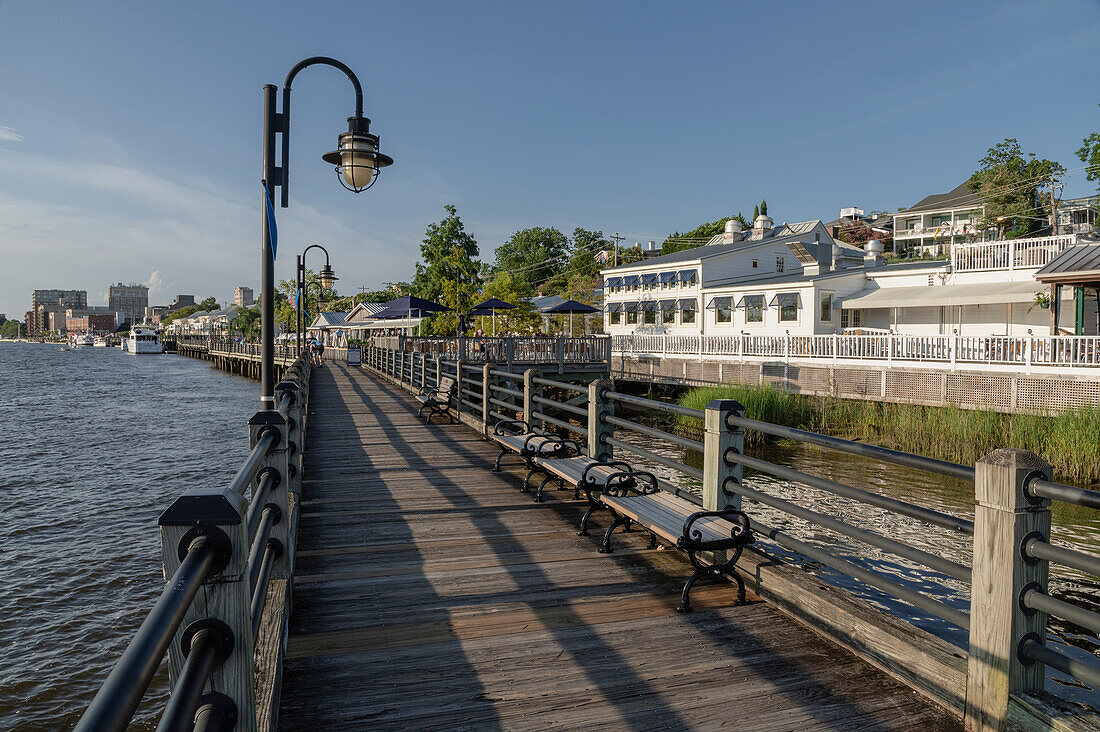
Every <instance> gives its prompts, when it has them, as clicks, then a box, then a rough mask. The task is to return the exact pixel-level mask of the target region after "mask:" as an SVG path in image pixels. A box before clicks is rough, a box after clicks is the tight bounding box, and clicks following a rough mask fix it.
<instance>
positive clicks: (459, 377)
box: [440, 358, 466, 422]
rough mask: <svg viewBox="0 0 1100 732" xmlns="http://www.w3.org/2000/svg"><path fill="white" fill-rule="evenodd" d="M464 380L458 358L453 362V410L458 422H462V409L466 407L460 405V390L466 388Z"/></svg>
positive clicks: (460, 361)
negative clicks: (456, 412) (455, 412)
mask: <svg viewBox="0 0 1100 732" xmlns="http://www.w3.org/2000/svg"><path fill="white" fill-rule="evenodd" d="M440 378H442V376H441V377H440ZM464 378H466V377H465V376H464V375H463V373H462V359H461V358H460V359H458V360H457V361H455V409H456V410H457V411H458V420H459V421H460V422H461V421H462V409H463V407H465V406H466V405H465V404H463V403H462V390H463V389H465V388H466V385H464V384H463V383H462V380H463V379H464Z"/></svg>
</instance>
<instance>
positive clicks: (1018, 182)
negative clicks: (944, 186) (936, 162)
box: [967, 137, 1065, 239]
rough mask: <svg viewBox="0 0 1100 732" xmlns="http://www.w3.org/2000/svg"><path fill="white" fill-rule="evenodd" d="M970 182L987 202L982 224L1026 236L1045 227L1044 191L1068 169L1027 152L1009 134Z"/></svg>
mask: <svg viewBox="0 0 1100 732" xmlns="http://www.w3.org/2000/svg"><path fill="white" fill-rule="evenodd" d="M979 166H980V167H979V168H978V170H976V171H975V172H974V174H973V175H971V176H970V180H968V181H967V185H968V186H969V188H970V190H972V191H974V192H975V193H977V194H978V196H979V197H980V198H981V199H982V203H984V204H985V219H984V221H983V225H984V226H987V227H997V229H998V230H999V232H1000V233H1001V234H1002V236H1004V238H1006V239H1015V238H1018V237H1021V236H1027V235H1028V234H1030V233H1032V232H1033V231H1035V230H1037V229H1039V228H1041V227H1042V224H1043V213H1044V211H1045V210H1046V208H1045V206H1044V205H1043V202H1042V201H1041V200H1040V194H1041V191H1042V190H1043V189H1044V188H1046V189H1047V190H1049V189H1050V185H1051V180H1052V179H1053V178H1054V177H1055V176H1057V175H1059V174H1060V173H1064V172H1065V169H1064V168H1063V167H1062V166H1061V165H1059V164H1058V163H1056V162H1054V161H1053V160H1046V159H1043V158H1036V157H1035V154H1034V153H1028V154H1027V155H1024V153H1023V152H1022V151H1021V149H1020V143H1019V142H1017V140H1016V138H1014V137H1006V138H1005V139H1004V140H1003V141H1002V142H999V143H997V144H996V145H994V146H993V147H991V148H989V150H988V151H986V155H985V157H984V158H982V159H981V160H980V161H979Z"/></svg>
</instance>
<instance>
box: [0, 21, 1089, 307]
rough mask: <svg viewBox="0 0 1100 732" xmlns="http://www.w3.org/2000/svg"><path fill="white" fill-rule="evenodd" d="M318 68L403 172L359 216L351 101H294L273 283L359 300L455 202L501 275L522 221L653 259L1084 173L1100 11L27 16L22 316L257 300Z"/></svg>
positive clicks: (0, 256)
mask: <svg viewBox="0 0 1100 732" xmlns="http://www.w3.org/2000/svg"><path fill="white" fill-rule="evenodd" d="M311 55H330V56H335V57H337V58H339V59H341V60H343V61H344V62H346V63H347V64H348V65H350V66H351V67H352V68H353V69H355V70H356V71H357V72H358V74H359V76H360V78H361V79H362V81H363V85H364V87H365V91H366V95H365V99H366V113H367V116H369V117H371V118H372V120H373V124H372V130H373V131H375V132H377V133H378V134H380V135H381V137H382V149H383V150H384V151H385V152H387V153H388V154H390V155H392V156H393V157H394V158H395V160H396V163H395V164H394V166H393V167H392V168H389V169H387V170H386V172H385V174H384V175H383V176H382V178H381V180H380V181H379V182H378V184H377V185H376V186H375V187H374V188H373V189H371V190H370V191H368V192H366V193H364V194H361V195H358V196H356V195H354V194H351V193H348V192H346V191H344V190H343V189H342V188H341V187H340V186H339V185H338V183H337V181H336V180H335V175H334V174H333V172H332V170H331V168H330V167H328V166H327V165H325V164H324V163H322V162H321V161H320V159H319V156H320V155H321V154H322V153H324V152H327V151H328V150H331V149H332V148H333V147H335V143H336V135H337V133H338V132H340V131H341V130H342V129H345V128H346V123H345V118H346V117H347V116H348V115H349V114H351V112H352V101H353V100H352V94H351V89H350V86H349V85H348V83H347V80H346V79H345V78H344V77H343V75H342V74H340V73H339V72H336V71H335V70H331V69H326V68H322V67H317V68H311V69H308V70H307V71H305V72H303V73H302V74H301V75H300V76H299V77H298V79H297V80H296V82H295V85H294V120H293V121H294V138H293V145H292V153H291V155H292V161H291V165H292V175H293V179H292V187H291V191H292V200H291V207H290V208H289V209H284V210H280V212H279V229H280V253H281V256H280V257H279V261H278V264H277V275H278V276H279V277H280V278H288V277H290V276H291V273H292V270H293V259H294V257H293V254H294V253H295V252H296V251H301V249H303V248H304V247H305V246H306V245H307V244H310V243H318V242H319V243H323V244H325V245H326V246H328V248H329V251H330V252H331V253H332V264H333V267H334V269H335V270H336V272H337V274H338V275H339V276H340V278H341V279H340V283H339V284H340V285H341V289H342V290H343V291H345V292H354V291H355V290H356V289H357V288H358V287H359V286H366V287H370V288H375V287H378V286H379V285H380V284H381V283H382V282H383V281H387V280H397V279H408V278H409V277H410V276H411V273H412V268H413V264H414V262H415V261H416V258H417V256H418V254H419V243H420V240H421V238H422V237H423V233H424V228H425V227H426V225H427V224H428V223H429V222H431V221H434V220H438V219H439V217H440V216H441V214H442V211H443V205H444V204H447V203H454V204H455V205H457V206H458V209H459V213H460V215H461V216H462V217H463V220H464V221H465V222H466V225H467V229H468V230H470V231H471V232H472V233H473V234H474V235H475V236H476V238H477V239H478V241H479V243H480V245H481V250H482V254H483V257H486V258H488V257H490V256H491V252H492V250H493V249H494V248H495V247H496V246H497V245H499V244H500V243H501V242H502V241H503V240H504V239H506V238H507V236H508V235H509V233H510V232H512V231H514V230H515V229H519V228H523V227H527V226H556V227H558V228H560V229H562V230H563V231H567V232H571V231H572V229H573V228H574V227H576V226H583V227H585V228H592V229H602V230H604V231H605V232H607V233H612V232H615V231H618V232H621V233H623V234H624V235H625V236H626V237H627V241H628V243H629V242H632V241H635V240H642V239H648V238H654V239H659V238H661V237H663V236H664V235H665V234H667V233H669V232H671V231H673V230H677V229H678V230H686V229H689V228H691V227H693V226H695V225H696V224H698V223H701V222H702V221H706V220H712V219H715V218H718V217H720V216H723V215H728V214H730V213H735V212H737V211H743V212H745V213H746V214H748V213H750V212H751V210H752V207H753V204H754V203H755V202H757V201H758V200H759V199H760V198H761V196H764V197H766V198H767V199H768V204H769V213H770V214H771V215H772V216H773V218H775V219H776V220H777V221H798V220H804V219H811V218H822V219H826V220H828V219H831V218H834V217H835V216H836V215H837V214H838V212H839V209H840V208H841V207H843V206H848V205H856V206H860V207H862V208H864V209H866V210H871V209H895V208H897V207H898V206H907V205H912V204H913V203H914V202H915V201H916V200H918V199H920V198H921V197H923V196H925V195H927V194H929V193H938V192H944V191H947V190H950V189H951V188H953V187H954V186H956V185H957V184H958V183H959V182H961V181H963V180H965V179H966V177H967V176H968V175H969V173H970V172H971V171H972V170H973V169H974V168H975V166H976V163H977V160H978V159H979V158H980V157H981V156H982V155H983V154H984V151H985V150H986V148H988V147H989V146H990V145H992V144H994V143H996V142H998V141H999V140H1001V139H1002V138H1004V137H1017V138H1019V140H1020V143H1021V145H1022V146H1023V147H1024V149H1025V150H1028V151H1033V152H1036V153H1038V154H1039V155H1041V156H1043V157H1049V158H1052V159H1055V160H1058V161H1060V162H1061V163H1062V164H1063V165H1065V166H1066V167H1067V168H1071V169H1072V168H1075V167H1080V165H1081V164H1080V163H1079V162H1078V161H1077V159H1076V158H1075V157H1074V154H1073V153H1074V151H1075V150H1076V149H1077V147H1079V146H1080V144H1081V138H1082V137H1084V136H1085V135H1086V134H1088V133H1089V132H1093V131H1100V107H1098V106H1097V102H1100V91H1097V85H1096V79H1097V76H1098V72H1100V3H1098V2H1096V0H1068V1H1066V2H1006V3H984V2H983V3H976V2H975V3H954V2H942V3H904V4H902V3H881V2H876V3H871V2H868V3H794V2H791V3H744V4H734V3H702V2H699V3H690V2H689V3H677V4H674V3H668V2H619V3H612V2H587V3H579V2H578V3H566V2H560V3H558V2H556V3H534V2H500V3H480V2H463V3H418V2H393V3H377V2H371V3H364V2H332V3H325V2H310V3H301V2H297V3H280V2H264V3H252V2H185V3H180V2H176V3H164V2H144V3H137V2H129V3H111V2H95V3H86V2H85V3H77V2H50V1H48V0H36V1H34V2H24V1H15V2H13V1H11V0H3V1H0V312H6V313H7V314H8V315H9V316H14V317H20V318H21V317H22V312H23V311H24V310H26V309H27V307H29V301H30V293H31V290H32V289H34V288H36V287H65V288H77V289H87V290H88V292H89V298H90V299H91V300H92V301H95V302H103V298H104V295H105V292H106V289H107V285H108V284H110V283H112V282H116V281H119V280H122V281H141V282H148V283H150V284H151V285H152V288H153V289H152V293H151V299H152V300H153V301H155V302H156V303H163V302H167V301H169V300H170V299H171V297H172V295H173V294H175V293H177V292H181V293H193V294H196V295H199V296H208V295H213V296H215V297H217V298H218V299H219V300H227V299H229V298H230V297H231V296H232V288H233V287H234V286H235V285H237V284H246V285H251V286H253V287H257V286H258V280H259V225H260V212H259V200H260V198H259V197H260V192H259V182H258V181H259V175H260V171H259V168H260V153H261V150H260V123H261V114H260V113H261V97H260V90H261V86H262V85H263V84H264V83H275V84H279V85H281V83H282V80H283V77H284V76H285V75H286V72H287V71H288V70H289V68H290V67H291V66H292V65H293V64H294V63H295V62H297V61H298V60H299V59H301V58H303V57H306V56H311ZM1094 189H1095V184H1092V183H1088V182H1086V181H1085V180H1084V177H1083V175H1081V174H1076V175H1073V176H1071V177H1070V178H1069V179H1068V181H1067V186H1066V190H1065V195H1067V196H1070V195H1084V194H1087V193H1091V192H1093V191H1094ZM313 263H314V264H319V261H318V260H314V261H313Z"/></svg>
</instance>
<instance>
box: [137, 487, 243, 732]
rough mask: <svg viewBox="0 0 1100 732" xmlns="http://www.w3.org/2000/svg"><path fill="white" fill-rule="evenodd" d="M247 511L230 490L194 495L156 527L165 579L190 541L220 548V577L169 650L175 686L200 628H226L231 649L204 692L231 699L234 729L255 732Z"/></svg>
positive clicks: (171, 509)
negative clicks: (203, 539) (203, 540)
mask: <svg viewBox="0 0 1100 732" xmlns="http://www.w3.org/2000/svg"><path fill="white" fill-rule="evenodd" d="M247 511H248V505H247V503H246V501H245V498H244V496H242V495H240V494H238V493H235V492H233V491H231V490H229V489H228V488H220V489H200V490H192V491H187V492H186V493H184V494H183V495H182V496H180V497H179V498H177V499H176V500H175V502H174V503H173V504H172V505H171V506H169V507H168V509H167V510H166V511H165V512H164V513H162V514H161V515H160V519H159V520H158V523H159V525H160V544H161V558H162V561H163V564H164V578H165V580H168V579H169V578H171V577H172V575H173V574H175V572H176V569H178V568H179V565H180V563H181V561H182V556H186V553H187V548H188V546H189V545H190V544H191V542H192V541H194V540H196V539H198V538H199V537H203V536H206V537H208V538H209V539H210V540H213V541H214V545H215V547H219V551H218V554H219V560H218V561H217V563H216V571H217V574H215V575H214V576H212V577H208V578H207V580H206V582H205V583H204V585H203V589H202V590H201V591H200V592H199V593H198V594H197V595H196V596H195V599H194V601H193V602H192V603H191V606H190V607H189V608H187V612H186V613H185V614H184V618H183V622H182V623H181V624H180V627H179V630H178V631H176V634H175V636H174V637H173V638H172V645H171V646H170V647H169V651H168V673H169V676H170V677H171V679H172V683H173V685H174V684H175V681H176V679H178V678H179V675H180V671H181V670H182V669H183V664H184V661H185V659H186V658H187V655H186V653H185V648H187V647H188V645H187V641H189V640H190V638H191V637H192V636H193V635H194V633H195V631H196V629H198V628H201V627H203V625H211V624H213V625H215V627H217V628H221V629H225V628H228V634H229V635H231V636H232V650H231V652H230V653H229V656H228V658H226V660H225V661H224V662H223V663H221V664H220V665H219V666H218V667H217V668H215V669H214V671H213V673H211V675H210V679H209V681H207V683H206V687H205V691H206V692H207V694H210V693H217V694H223V695H225V696H226V697H228V698H229V699H230V700H232V702H233V704H234V705H235V706H236V716H237V726H236V727H234V729H237V730H247V731H249V732H251V731H252V730H255V729H256V689H255V680H254V676H253V671H252V669H253V661H252V656H253V637H252V612H251V604H252V593H251V592H250V591H249V587H248V577H247V576H246V573H245V561H246V558H247V556H248V529H247V526H246V524H245V515H246V514H247ZM204 621H205V622H204ZM227 645H228V644H227Z"/></svg>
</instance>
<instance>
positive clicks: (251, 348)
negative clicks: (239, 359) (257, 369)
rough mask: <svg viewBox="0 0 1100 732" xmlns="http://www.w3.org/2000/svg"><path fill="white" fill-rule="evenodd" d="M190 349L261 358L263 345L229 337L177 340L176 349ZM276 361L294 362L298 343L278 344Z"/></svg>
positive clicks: (193, 337)
mask: <svg viewBox="0 0 1100 732" xmlns="http://www.w3.org/2000/svg"><path fill="white" fill-rule="evenodd" d="M180 347H183V348H190V349H193V350H196V351H202V352H204V353H216V354H219V355H224V356H246V357H249V358H255V359H259V358H260V350H261V344H260V343H259V342H258V341H255V342H253V341H246V340H242V339H240V338H231V337H229V336H197V335H181V336H179V338H177V339H176V348H180ZM274 353H275V359H276V360H279V361H287V360H292V359H295V358H297V357H298V345H297V343H289V342H288V343H276V344H275V351H274Z"/></svg>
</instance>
